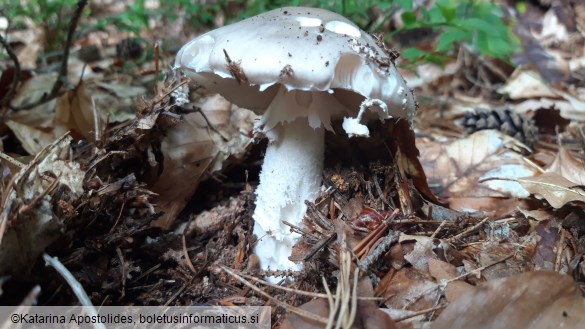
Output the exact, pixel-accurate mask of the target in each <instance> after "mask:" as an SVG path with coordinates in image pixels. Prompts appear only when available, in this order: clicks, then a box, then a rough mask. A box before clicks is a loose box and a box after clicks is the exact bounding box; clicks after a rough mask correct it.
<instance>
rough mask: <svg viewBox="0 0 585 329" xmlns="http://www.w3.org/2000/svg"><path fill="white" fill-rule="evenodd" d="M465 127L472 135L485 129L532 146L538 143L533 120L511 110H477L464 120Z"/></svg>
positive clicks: (467, 115)
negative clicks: (496, 131) (494, 130)
mask: <svg viewBox="0 0 585 329" xmlns="http://www.w3.org/2000/svg"><path fill="white" fill-rule="evenodd" d="M463 127H465V130H466V131H467V133H469V134H471V133H474V132H476V131H479V130H484V129H496V130H499V131H501V132H503V133H504V134H506V135H508V136H512V137H514V138H516V139H517V140H519V141H521V142H522V143H524V144H526V145H528V146H532V145H534V143H535V142H536V139H537V132H538V130H537V129H536V126H535V125H534V122H533V121H532V120H531V119H528V118H527V117H526V116H524V115H522V114H519V113H516V112H513V111H511V110H509V109H502V108H499V109H493V110H489V109H476V110H475V111H474V112H468V113H466V114H465V117H464V118H463Z"/></svg>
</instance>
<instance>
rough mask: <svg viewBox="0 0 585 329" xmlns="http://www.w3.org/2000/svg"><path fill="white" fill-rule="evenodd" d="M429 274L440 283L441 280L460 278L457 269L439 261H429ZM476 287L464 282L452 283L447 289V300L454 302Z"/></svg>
mask: <svg viewBox="0 0 585 329" xmlns="http://www.w3.org/2000/svg"><path fill="white" fill-rule="evenodd" d="M429 273H430V274H431V276H433V277H434V278H435V280H437V282H440V281H441V280H450V279H453V278H456V277H458V276H459V273H458V272H457V268H455V266H453V265H452V264H449V263H447V262H444V261H442V260H438V259H433V258H431V259H429ZM473 289H474V287H473V286H472V285H470V284H469V283H467V282H465V281H463V280H456V281H451V282H449V283H448V284H447V287H446V288H445V298H447V301H449V302H454V301H456V300H457V299H459V298H460V297H461V296H462V295H463V294H465V293H466V292H468V291H471V290H473Z"/></svg>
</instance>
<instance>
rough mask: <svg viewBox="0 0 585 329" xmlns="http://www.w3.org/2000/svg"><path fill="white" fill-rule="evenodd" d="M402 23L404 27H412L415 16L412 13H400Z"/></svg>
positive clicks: (414, 23)
mask: <svg viewBox="0 0 585 329" xmlns="http://www.w3.org/2000/svg"><path fill="white" fill-rule="evenodd" d="M402 21H403V22H404V26H405V27H414V26H415V25H416V14H415V13H413V12H412V11H405V12H404V13H402Z"/></svg>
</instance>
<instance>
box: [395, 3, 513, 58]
mask: <svg viewBox="0 0 585 329" xmlns="http://www.w3.org/2000/svg"><path fill="white" fill-rule="evenodd" d="M396 3H397V4H398V5H399V6H400V7H402V8H403V9H404V10H405V11H404V12H403V13H402V20H403V22H404V27H403V28H402V29H401V30H399V31H396V32H395V33H400V32H402V31H405V30H412V29H417V28H431V29H433V30H434V31H436V32H439V34H440V35H439V38H438V41H437V44H436V47H435V48H434V49H433V50H431V51H427V50H422V49H418V48H409V49H405V50H403V51H402V55H403V56H404V57H405V58H407V59H408V60H409V61H410V62H418V61H426V62H437V63H439V64H442V63H443V62H444V60H445V58H448V57H449V56H450V55H452V54H450V51H452V50H453V49H455V47H456V45H457V44H465V45H468V46H469V47H470V48H471V49H473V50H476V51H478V52H479V53H481V54H483V55H487V56H492V57H497V58H503V59H505V58H508V57H509V56H510V55H511V54H512V53H513V52H514V51H515V49H516V47H517V45H518V41H517V38H516V37H515V36H514V35H513V34H512V31H511V29H510V27H508V26H507V25H506V23H505V21H504V18H503V16H504V15H503V12H502V9H501V8H500V7H499V6H497V5H496V4H494V3H492V2H490V1H485V0H436V3H435V5H434V6H433V7H431V8H428V9H427V8H424V7H421V8H419V9H418V10H417V11H413V7H412V2H411V1H405V0H397V1H396Z"/></svg>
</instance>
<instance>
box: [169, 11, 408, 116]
mask: <svg viewBox="0 0 585 329" xmlns="http://www.w3.org/2000/svg"><path fill="white" fill-rule="evenodd" d="M392 56H393V55H392V53H391V52H390V51H388V50H387V49H386V48H385V46H384V45H383V43H382V42H380V41H376V40H375V39H374V38H373V37H372V36H370V35H369V34H368V33H366V32H364V31H362V30H361V29H360V28H359V27H357V26H356V25H355V24H354V23H353V22H351V21H350V20H348V19H346V18H345V17H343V16H341V15H339V14H336V13H333V12H330V11H327V10H323V9H317V8H306V7H285V8H280V9H275V10H272V11H269V12H266V13H263V14H260V15H258V16H255V17H251V18H248V19H245V20H243V21H240V22H237V23H234V24H231V25H227V26H224V27H221V28H218V29H216V30H213V31H210V32H208V33H205V34H203V35H201V36H199V37H198V38H196V39H194V40H192V41H191V42H189V43H187V44H186V45H185V46H183V48H182V49H181V50H180V51H179V53H178V54H177V58H176V62H175V67H176V68H181V69H182V70H183V71H184V72H185V73H186V74H187V76H189V77H190V78H191V79H193V80H195V81H196V82H197V83H199V84H200V85H203V86H204V87H206V88H208V89H210V90H213V91H216V92H218V93H220V94H222V95H223V96H224V97H225V98H227V99H228V100H230V101H232V102H233V103H235V104H238V105H239V106H242V107H245V108H248V109H251V110H254V111H256V112H260V113H261V112H262V111H264V110H265V109H266V108H267V107H268V106H269V105H270V103H271V102H272V100H273V99H274V97H275V96H276V94H277V93H278V90H279V88H281V87H280V86H283V87H284V88H286V89H287V90H288V91H292V90H298V91H323V92H326V93H328V94H329V95H330V97H333V98H335V99H336V102H335V104H336V105H337V106H338V105H340V104H342V106H343V107H344V108H343V109H341V110H342V111H345V112H348V113H350V114H354V113H357V112H358V110H359V108H360V104H363V102H364V100H367V99H376V100H379V101H381V102H382V103H385V105H386V107H387V109H383V110H384V112H385V117H384V118H390V117H400V118H407V119H409V121H412V119H413V118H414V114H415V110H416V103H415V100H414V96H413V94H412V92H411V90H410V89H409V88H408V87H407V85H406V82H405V81H404V79H403V78H402V76H401V75H400V73H399V72H398V70H397V69H396V66H395V65H394V61H393V60H394V58H392ZM336 110H340V109H336ZM378 110H379V109H378ZM320 116H321V115H320ZM380 118H383V117H382V116H380ZM326 125H327V123H326Z"/></svg>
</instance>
